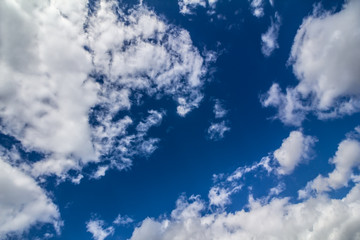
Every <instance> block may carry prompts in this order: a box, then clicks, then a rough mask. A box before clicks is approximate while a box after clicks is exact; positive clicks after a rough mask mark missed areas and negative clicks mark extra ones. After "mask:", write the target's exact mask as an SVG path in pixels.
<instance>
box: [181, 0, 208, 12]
mask: <svg viewBox="0 0 360 240" xmlns="http://www.w3.org/2000/svg"><path fill="white" fill-rule="evenodd" d="M178 4H179V8H180V13H181V14H183V15H185V14H193V11H194V9H196V8H197V7H206V0H179V1H178Z"/></svg>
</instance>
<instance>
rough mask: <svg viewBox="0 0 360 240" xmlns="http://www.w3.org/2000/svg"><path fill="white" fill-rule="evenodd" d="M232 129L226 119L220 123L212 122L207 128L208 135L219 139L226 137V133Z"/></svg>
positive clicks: (212, 138)
mask: <svg viewBox="0 0 360 240" xmlns="http://www.w3.org/2000/svg"><path fill="white" fill-rule="evenodd" d="M228 131H230V127H229V126H227V122H226V121H221V122H219V123H211V125H210V127H209V128H208V130H207V133H208V137H209V139H211V140H214V141H218V140H221V139H223V138H224V134H225V133H226V132H228Z"/></svg>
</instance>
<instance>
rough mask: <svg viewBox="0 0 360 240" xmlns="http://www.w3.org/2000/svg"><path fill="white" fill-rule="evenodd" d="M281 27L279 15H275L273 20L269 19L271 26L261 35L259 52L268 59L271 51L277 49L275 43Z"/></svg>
mask: <svg viewBox="0 0 360 240" xmlns="http://www.w3.org/2000/svg"><path fill="white" fill-rule="evenodd" d="M280 25H281V18H280V16H279V14H278V13H277V12H276V13H275V20H274V19H273V18H271V25H270V26H269V28H268V30H267V31H266V32H265V33H264V34H262V35H261V52H262V53H263V54H264V56H265V57H269V56H270V55H271V54H272V53H273V51H274V50H275V49H277V48H279V44H278V42H277V39H278V36H279V31H280Z"/></svg>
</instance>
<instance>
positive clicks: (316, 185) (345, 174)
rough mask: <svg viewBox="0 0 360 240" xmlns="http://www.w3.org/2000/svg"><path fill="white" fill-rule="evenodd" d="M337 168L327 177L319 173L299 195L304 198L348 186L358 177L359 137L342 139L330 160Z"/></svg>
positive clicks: (359, 164)
mask: <svg viewBox="0 0 360 240" xmlns="http://www.w3.org/2000/svg"><path fill="white" fill-rule="evenodd" d="M329 162H330V163H331V164H334V165H335V169H334V170H333V171H332V172H330V173H329V174H328V176H327V177H324V176H322V175H318V176H317V177H316V178H315V179H314V180H312V181H310V182H309V183H308V184H307V185H306V187H305V189H303V190H300V191H299V197H300V198H304V197H307V196H309V195H311V194H312V193H313V192H314V191H315V192H316V193H322V192H329V191H331V190H336V189H340V188H342V187H347V186H348V184H349V182H350V181H351V180H355V181H356V179H357V177H358V176H357V175H356V174H355V173H354V170H355V169H360V142H359V141H358V140H357V139H352V138H346V139H345V140H343V141H341V143H340V144H339V146H338V149H337V151H336V153H335V156H334V157H333V158H332V159H330V160H329Z"/></svg>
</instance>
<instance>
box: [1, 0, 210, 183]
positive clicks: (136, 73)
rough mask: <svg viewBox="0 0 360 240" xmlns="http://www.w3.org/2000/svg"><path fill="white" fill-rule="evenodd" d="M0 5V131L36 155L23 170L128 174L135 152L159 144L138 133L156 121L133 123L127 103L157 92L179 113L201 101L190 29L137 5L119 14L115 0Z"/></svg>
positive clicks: (157, 115) (199, 68)
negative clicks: (92, 167)
mask: <svg viewBox="0 0 360 240" xmlns="http://www.w3.org/2000/svg"><path fill="white" fill-rule="evenodd" d="M0 4H1V8H0V9H1V11H2V12H1V16H2V17H1V19H2V21H1V31H2V34H1V42H2V44H1V48H0V51H1V54H0V56H1V59H0V70H1V74H2V76H3V78H2V79H3V81H1V83H0V84H1V86H0V89H1V90H0V98H1V103H0V117H1V120H2V121H1V126H0V128H1V132H2V133H4V134H7V135H11V136H13V137H15V138H16V139H17V140H19V141H20V142H21V144H22V147H23V148H24V149H25V150H26V151H36V152H39V153H42V154H44V156H45V158H44V159H42V160H40V161H38V162H35V163H33V164H32V165H31V166H29V167H28V168H27V169H28V171H29V172H31V174H32V175H33V176H35V177H41V176H46V175H57V176H58V177H60V178H66V177H69V176H68V175H67V173H68V172H69V171H70V170H75V171H78V172H80V171H81V169H82V168H83V167H84V166H86V165H87V164H88V163H90V162H91V163H96V164H97V163H100V164H101V165H104V164H105V165H108V166H109V167H116V168H118V169H124V168H127V167H129V166H130V165H131V157H133V156H134V154H136V153H137V152H139V153H140V154H141V155H142V154H145V155H146V154H151V153H152V152H153V151H154V150H155V149H156V143H157V142H158V139H152V138H147V137H146V134H147V130H148V129H149V128H150V127H151V126H155V125H157V123H155V122H154V121H161V118H162V115H163V112H162V111H161V110H158V111H156V110H149V114H150V116H149V118H148V119H144V120H143V121H141V122H140V123H137V122H136V121H134V120H133V119H132V118H131V117H130V116H129V115H130V114H129V111H131V109H132V106H133V105H134V104H140V103H141V99H142V97H143V96H145V95H147V96H150V97H154V98H155V99H160V98H161V97H162V96H165V95H166V96H170V98H173V100H175V101H176V102H177V103H178V107H177V112H178V113H179V115H181V116H185V115H186V114H187V113H188V112H190V111H191V110H192V109H194V108H196V107H198V105H199V103H200V101H201V99H202V94H201V88H202V85H203V77H204V75H205V74H206V69H205V67H206V66H205V65H206V63H205V62H204V60H203V57H202V56H201V55H200V53H199V52H198V50H197V49H196V48H195V47H194V46H193V45H192V42H191V39H190V36H189V33H188V32H187V31H185V30H183V29H181V28H178V27H175V26H173V25H170V24H167V23H166V22H165V20H163V19H161V18H159V17H158V16H156V15H155V13H154V12H152V11H149V10H147V9H146V8H145V7H143V6H136V7H134V8H133V9H130V10H129V11H128V12H126V13H125V12H123V11H122V9H121V8H118V10H117V11H115V10H114V9H115V7H118V6H117V3H116V2H115V1H99V2H96V3H95V6H94V7H93V8H94V10H92V11H89V9H88V5H87V1H85V0H84V1H76V2H73V1H61V2H60V1H51V2H38V1H27V2H24V1H2V2H1V3H0ZM14 29H17V30H16V31H14ZM59 29H61V31H59ZM153 59H157V61H153ZM149 63H151V64H149ZM135 93H136V95H135ZM132 99H137V100H132ZM134 124H138V126H137V127H136V131H137V132H136V133H134V134H130V133H129V131H128V128H129V127H130V126H132V125H134ZM135 126H136V125H135ZM109 156H112V157H110V158H109ZM105 168H106V167H105V166H102V168H101V171H102V172H104V169H105ZM101 171H100V172H99V174H97V176H100V175H102V172H101ZM79 176H80V175H77V176H76V177H77V178H78V177H79ZM78 179H80V178H78Z"/></svg>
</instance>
